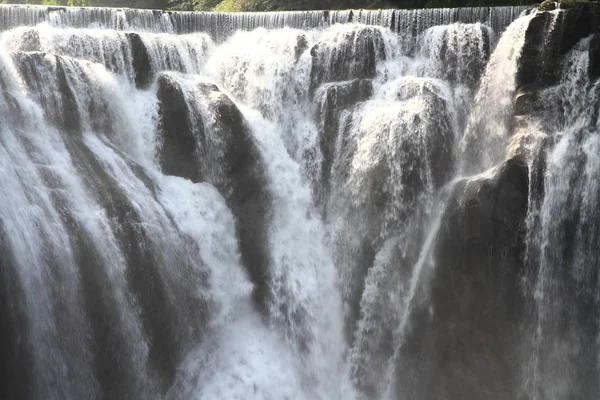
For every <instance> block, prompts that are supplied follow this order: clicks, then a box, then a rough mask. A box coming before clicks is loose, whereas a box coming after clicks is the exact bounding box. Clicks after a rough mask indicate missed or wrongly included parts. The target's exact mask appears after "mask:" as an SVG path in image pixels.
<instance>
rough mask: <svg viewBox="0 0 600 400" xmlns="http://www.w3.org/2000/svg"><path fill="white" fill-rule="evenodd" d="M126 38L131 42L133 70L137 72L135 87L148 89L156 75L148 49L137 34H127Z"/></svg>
mask: <svg viewBox="0 0 600 400" xmlns="http://www.w3.org/2000/svg"><path fill="white" fill-rule="evenodd" d="M125 37H127V40H128V41H129V46H130V48H131V55H132V58H133V65H132V66H133V70H134V71H135V85H136V86H137V87H138V88H140V89H146V88H148V86H150V84H151V83H152V79H153V78H154V76H153V75H154V74H153V71H152V64H151V63H150V55H149V54H148V49H146V45H145V44H144V42H143V41H142V38H141V37H140V35H138V34H137V33H132V32H127V33H125Z"/></svg>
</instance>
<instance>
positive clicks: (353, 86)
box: [316, 79, 373, 206]
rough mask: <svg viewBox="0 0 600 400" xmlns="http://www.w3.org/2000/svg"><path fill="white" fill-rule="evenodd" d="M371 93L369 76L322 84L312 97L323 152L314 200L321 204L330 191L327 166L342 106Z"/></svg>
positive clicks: (329, 169) (329, 173) (329, 168)
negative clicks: (313, 98) (315, 106)
mask: <svg viewBox="0 0 600 400" xmlns="http://www.w3.org/2000/svg"><path fill="white" fill-rule="evenodd" d="M372 93H373V84H372V82H371V81H370V80H365V79H354V80H351V81H346V82H341V83H336V84H330V85H324V86H323V87H322V88H321V89H320V91H319V93H317V95H316V97H317V98H318V99H319V111H318V116H317V120H318V121H319V146H320V149H321V154H322V155H323V163H322V166H321V179H320V180H321V181H320V183H319V185H318V188H317V193H316V197H317V203H318V204H320V205H321V206H324V205H325V204H326V203H327V198H328V197H329V191H330V187H329V186H330V178H331V167H332V165H333V157H334V150H335V143H336V141H337V136H338V131H339V123H340V117H341V114H342V112H344V110H351V109H352V108H353V106H354V105H355V104H356V103H359V102H362V101H365V100H367V99H369V98H370V97H371V95H372Z"/></svg>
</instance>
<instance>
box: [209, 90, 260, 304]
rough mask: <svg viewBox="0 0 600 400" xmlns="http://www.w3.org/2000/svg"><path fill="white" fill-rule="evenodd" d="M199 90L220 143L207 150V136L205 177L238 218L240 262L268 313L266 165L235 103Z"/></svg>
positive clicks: (256, 301)
mask: <svg viewBox="0 0 600 400" xmlns="http://www.w3.org/2000/svg"><path fill="white" fill-rule="evenodd" d="M201 91H202V92H203V93H204V95H205V96H206V99H207V100H209V103H208V104H209V105H208V112H209V113H210V114H212V115H214V116H215V120H216V121H217V122H216V124H215V125H214V126H213V127H212V135H214V136H213V138H218V139H219V140H222V141H223V143H221V144H220V145H219V149H217V148H211V142H212V141H211V140H207V150H206V156H207V158H206V161H205V169H206V171H207V172H206V179H207V181H208V182H211V183H213V184H214V185H215V186H216V187H217V189H219V191H220V192H221V194H223V196H224V197H225V199H226V200H227V204H228V206H229V207H230V208H231V210H232V212H233V214H234V215H235V217H236V220H237V223H236V233H237V236H238V240H239V246H240V252H241V255H242V262H243V263H244V265H245V267H246V268H247V270H248V274H249V276H250V280H251V281H252V283H254V285H255V290H254V301H255V304H256V306H257V307H258V308H259V310H260V311H262V312H263V313H267V309H268V306H267V303H268V301H269V298H270V296H271V293H270V288H269V264H270V256H269V251H268V241H267V227H268V226H269V221H270V217H269V215H270V209H271V206H270V197H271V196H270V194H269V191H268V189H267V182H266V176H265V169H264V168H265V166H264V164H263V160H262V158H261V156H260V153H259V150H258V147H257V144H256V142H255V141H254V139H253V137H252V135H251V133H250V129H249V127H248V125H247V122H246V120H245V118H244V116H243V114H242V113H241V111H240V110H239V109H238V108H237V106H236V105H235V104H234V103H233V102H232V101H231V99H229V98H228V97H227V96H225V95H224V94H223V93H221V92H220V91H219V90H218V88H217V87H216V86H213V85H205V86H203V87H202V88H201ZM215 145H216V144H215ZM219 153H220V154H219ZM216 155H218V157H215V156H216Z"/></svg>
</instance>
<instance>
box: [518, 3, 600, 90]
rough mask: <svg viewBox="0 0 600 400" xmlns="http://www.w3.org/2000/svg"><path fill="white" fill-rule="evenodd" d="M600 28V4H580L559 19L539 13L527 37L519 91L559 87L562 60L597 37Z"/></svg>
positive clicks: (562, 14) (526, 34)
mask: <svg viewBox="0 0 600 400" xmlns="http://www.w3.org/2000/svg"><path fill="white" fill-rule="evenodd" d="M555 19H556V21H555ZM599 28H600V4H598V3H576V4H574V5H572V6H571V7H570V8H569V9H567V10H566V11H564V12H561V13H559V14H557V15H556V14H552V13H550V12H540V13H538V14H537V15H536V16H535V17H533V19H532V20H531V22H530V23H529V27H528V29H527V32H526V33H525V44H524V46H523V51H522V55H521V60H520V62H519V71H518V74H517V87H520V86H524V85H536V86H540V87H547V86H551V85H553V84H555V83H557V80H558V78H559V76H558V71H559V66H560V62H561V60H562V56H564V55H565V54H566V53H567V52H569V50H571V48H573V46H575V44H577V43H578V42H579V41H580V40H581V39H583V38H585V37H587V36H589V35H592V34H595V33H597V32H598V29H599Z"/></svg>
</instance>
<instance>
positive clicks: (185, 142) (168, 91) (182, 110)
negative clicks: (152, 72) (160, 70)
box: [157, 75, 204, 182]
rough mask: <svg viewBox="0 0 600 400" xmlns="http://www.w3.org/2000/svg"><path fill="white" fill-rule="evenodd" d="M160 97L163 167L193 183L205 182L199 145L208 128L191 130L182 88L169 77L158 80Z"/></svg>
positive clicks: (161, 162) (161, 156) (166, 171)
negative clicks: (197, 135)
mask: <svg viewBox="0 0 600 400" xmlns="http://www.w3.org/2000/svg"><path fill="white" fill-rule="evenodd" d="M157 83H158V92H157V97H158V101H159V104H160V110H159V112H160V116H161V130H162V132H163V138H162V139H163V142H162V149H161V152H160V165H161V167H162V169H163V172H164V173H165V174H168V175H174V176H180V177H182V178H186V179H189V180H191V181H192V182H201V181H202V164H201V163H200V162H199V160H198V156H197V153H198V151H199V150H198V146H199V142H200V141H201V140H202V139H201V138H198V137H196V135H195V133H199V134H201V133H203V131H204V127H203V126H198V127H191V126H190V123H189V113H190V110H188V106H187V103H186V100H185V98H184V94H183V91H182V89H181V85H180V84H179V83H178V82H177V81H176V80H175V79H173V78H172V77H170V76H169V75H161V76H160V77H159V78H158V81H157Z"/></svg>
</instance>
